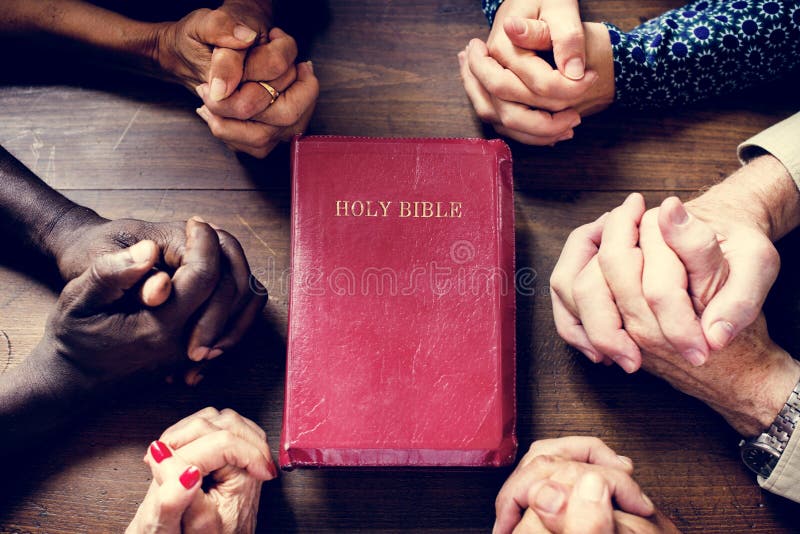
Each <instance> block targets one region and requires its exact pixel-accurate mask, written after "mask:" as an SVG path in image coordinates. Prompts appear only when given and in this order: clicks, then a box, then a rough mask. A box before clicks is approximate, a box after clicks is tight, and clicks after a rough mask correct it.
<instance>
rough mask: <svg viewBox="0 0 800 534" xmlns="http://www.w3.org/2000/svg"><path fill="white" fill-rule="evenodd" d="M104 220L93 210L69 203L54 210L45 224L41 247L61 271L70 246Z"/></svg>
mask: <svg viewBox="0 0 800 534" xmlns="http://www.w3.org/2000/svg"><path fill="white" fill-rule="evenodd" d="M105 222H108V220H107V219H105V218H103V217H101V216H100V215H98V214H97V213H96V212H95V211H93V210H91V209H89V208H87V207H84V206H80V205H78V204H75V203H70V204H69V205H66V206H64V208H63V209H61V210H56V211H55V213H54V215H53V217H52V219H51V221H50V222H49V223H48V224H47V225H46V227H45V228H46V232H45V233H44V237H43V241H44V246H43V249H44V250H45V252H46V254H47V255H49V256H50V257H51V258H53V260H55V262H56V265H57V266H58V268H59V271H61V272H63V269H62V267H63V265H62V264H63V262H64V259H65V257H66V256H67V250H68V249H69V248H70V246H71V245H72V244H74V243H76V242H78V241H79V240H80V238H81V236H82V235H84V234H85V233H86V232H87V231H88V230H90V229H92V228H94V227H97V226H99V225H101V224H103V223H105Z"/></svg>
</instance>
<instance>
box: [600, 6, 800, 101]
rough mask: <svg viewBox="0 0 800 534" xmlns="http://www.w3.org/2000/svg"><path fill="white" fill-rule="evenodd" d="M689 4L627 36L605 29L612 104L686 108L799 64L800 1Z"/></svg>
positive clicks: (781, 74) (737, 89) (769, 78)
mask: <svg viewBox="0 0 800 534" xmlns="http://www.w3.org/2000/svg"><path fill="white" fill-rule="evenodd" d="M768 4H769V5H766V4H765V3H761V2H736V1H734V0H724V1H718V2H709V1H706V0H703V1H695V2H692V3H690V4H688V5H686V6H684V7H682V8H679V9H676V10H673V11H668V12H667V13H665V14H663V15H661V16H660V17H657V18H655V19H653V20H650V21H648V22H646V23H644V24H642V25H641V26H639V27H637V28H634V29H633V30H632V31H630V32H623V31H622V30H620V29H619V28H617V27H615V26H613V25H610V24H609V25H608V29H609V34H610V35H611V43H612V45H613V50H614V62H615V72H616V101H617V102H618V103H620V104H622V105H625V106H630V107H634V108H652V107H663V106H673V105H684V104H687V103H690V102H695V101H698V100H701V99H705V98H708V97H712V96H716V95H721V94H727V93H732V92H736V91H741V90H742V89H745V88H747V87H750V86H752V85H755V84H757V83H760V82H765V81H769V80H774V79H777V78H779V77H781V76H783V75H784V74H786V73H787V72H789V71H791V70H793V69H795V68H797V67H798V66H799V65H800V54H798V53H797V48H796V43H797V39H798V30H797V25H796V23H795V22H794V21H793V16H794V13H795V12H796V10H797V9H798V8H799V7H800V1H798V0H777V1H775V2H769V3H768Z"/></svg>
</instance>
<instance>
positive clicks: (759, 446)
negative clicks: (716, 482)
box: [742, 443, 781, 478]
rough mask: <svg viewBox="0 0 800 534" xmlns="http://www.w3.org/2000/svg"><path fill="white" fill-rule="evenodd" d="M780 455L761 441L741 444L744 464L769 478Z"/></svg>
mask: <svg viewBox="0 0 800 534" xmlns="http://www.w3.org/2000/svg"><path fill="white" fill-rule="evenodd" d="M780 457H781V455H780V453H779V452H778V451H776V450H775V449H773V448H772V447H770V446H769V445H765V444H763V443H746V444H745V445H744V446H742V461H744V465H746V466H747V467H749V468H750V470H751V471H753V472H754V473H756V474H757V475H761V476H762V477H764V478H769V476H770V475H771V474H772V470H773V469H775V465H776V464H777V463H778V459H780Z"/></svg>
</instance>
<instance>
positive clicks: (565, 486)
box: [493, 436, 674, 534]
mask: <svg viewBox="0 0 800 534" xmlns="http://www.w3.org/2000/svg"><path fill="white" fill-rule="evenodd" d="M632 473H633V462H632V461H631V460H630V458H627V457H624V456H618V455H617V454H616V453H615V452H614V451H613V450H611V449H610V448H609V447H608V446H607V445H606V444H605V443H603V442H602V441H601V440H599V439H597V438H592V437H583V436H570V437H565V438H558V439H545V440H540V441H536V442H534V443H533V444H532V445H531V448H530V450H529V451H528V453H527V454H526V455H525V456H524V457H523V458H522V460H520V463H519V465H518V466H517V468H516V469H515V470H514V472H513V473H511V475H510V476H509V477H508V480H507V481H506V483H505V484H504V485H503V487H502V488H501V490H500V493H499V494H498V495H497V500H496V501H495V511H496V513H497V521H496V522H495V526H494V530H493V533H494V534H500V533H509V532H512V531H513V532H567V533H575V534H577V533H581V534H583V533H593V532H598V533H599V532H615V530H614V526H615V524H617V525H620V524H627V525H639V526H646V527H647V528H649V529H650V530H648V529H645V530H635V531H637V532H639V531H641V532H662V531H664V530H658V529H657V528H655V526H656V525H662V526H664V527H666V526H668V525H671V523H670V522H669V520H666V519H665V518H663V516H660V515H654V514H656V513H657V511H656V509H655V507H654V506H653V503H652V502H651V501H650V499H649V498H648V497H647V496H645V495H644V493H643V492H642V490H641V488H640V487H639V485H638V484H637V483H636V482H635V481H634V480H633V478H631V475H632ZM612 498H613V499H614V500H615V502H616V503H617V505H618V506H619V508H620V509H619V510H614V509H613V507H612V503H611V499H612ZM666 531H668V530H666ZM672 531H673V532H674V527H673V530H672Z"/></svg>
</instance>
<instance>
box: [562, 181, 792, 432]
mask: <svg viewBox="0 0 800 534" xmlns="http://www.w3.org/2000/svg"><path fill="white" fill-rule="evenodd" d="M601 232H602V241H601V235H600V234H601ZM662 236H663V238H666V242H665V241H664V240H663V239H662ZM637 244H638V246H637ZM668 244H669V246H668ZM740 245H746V241H744V240H743V242H742V243H740ZM597 246H599V252H598V253H597V254H596V255H593V254H592V252H591V248H592V247H597ZM670 247H672V248H670ZM568 248H569V250H568ZM737 250H739V251H740V250H741V249H738V248H737V246H736V245H735V244H734V243H732V242H730V241H721V242H720V241H719V240H718V235H717V234H715V233H714V232H713V231H712V230H711V229H710V228H709V227H708V226H707V225H706V224H704V223H702V222H701V221H699V220H697V219H695V218H691V217H688V214H687V213H686V212H685V211H684V210H683V208H682V206H681V204H680V201H678V200H677V199H674V198H673V199H668V200H666V201H665V202H664V204H663V205H662V206H661V208H660V210H659V211H658V212H656V211H651V212H648V213H647V214H645V212H644V201H643V199H642V197H641V195H638V194H633V195H631V196H629V197H628V199H627V200H626V201H625V203H623V205H622V206H620V207H618V208H616V209H615V210H614V211H612V212H611V214H610V215H608V216H607V217H605V218H604V219H603V220H602V221H596V222H595V223H593V224H592V225H588V226H587V227H585V228H583V229H582V230H580V231H578V232H576V233H574V234H573V236H572V237H571V238H570V241H568V243H567V245H565V251H564V254H562V259H560V260H559V264H560V265H559V266H557V269H556V270H555V271H554V273H553V279H551V286H552V291H553V295H554V298H553V305H554V313H555V316H556V323H557V328H558V329H559V334H561V336H562V337H563V338H564V339H565V340H567V342H569V343H573V344H575V345H576V346H579V347H580V348H581V350H583V351H584V352H585V353H586V354H587V356H589V357H590V358H591V359H593V360H594V361H599V360H600V359H601V358H604V357H611V358H612V359H613V360H615V361H616V362H617V363H619V364H620V365H621V366H622V367H623V368H624V369H625V370H626V371H628V372H633V371H634V370H636V369H638V367H639V364H640V363H641V365H642V366H643V367H644V368H645V369H646V370H647V371H649V372H651V373H653V374H655V375H657V376H659V377H661V378H663V379H665V380H667V381H668V382H669V383H670V384H671V385H672V386H673V387H675V388H676V389H678V390H680V391H683V392H684V393H687V394H688V395H691V396H693V397H696V398H698V399H700V400H702V401H704V402H706V403H707V404H708V405H709V406H710V407H711V408H713V409H714V410H716V411H717V412H719V413H720V414H721V415H722V416H723V417H725V419H726V420H727V421H728V423H729V424H730V425H731V426H732V427H733V428H735V429H736V430H737V431H739V432H740V433H741V434H744V435H755V434H758V433H759V432H760V431H761V430H763V429H764V428H766V427H767V426H769V424H770V423H771V422H772V420H773V419H774V418H775V415H776V414H777V413H778V411H779V410H780V408H781V406H782V405H783V403H784V401H785V400H786V398H787V397H788V395H789V392H791V390H792V388H793V387H794V384H796V383H797V379H798V377H800V365H798V363H797V362H796V361H795V360H793V359H792V358H791V356H789V355H788V353H786V352H785V351H784V350H782V349H781V348H780V347H778V346H777V345H775V344H774V343H773V342H772V340H771V339H770V338H769V334H768V332H767V328H766V322H765V321H764V319H763V316H761V315H757V316H756V317H757V318H756V320H755V322H753V323H752V325H751V326H749V327H748V328H746V329H745V330H744V331H743V332H742V333H741V335H739V336H738V337H737V338H736V339H735V340H734V341H733V342H731V343H730V344H729V345H727V346H726V347H725V348H723V349H719V350H715V351H713V352H711V354H710V357H708V360H707V361H706V359H705V357H702V359H701V357H700V356H698V354H695V351H698V349H697V345H696V343H705V338H704V336H703V329H702V327H701V323H700V319H699V318H698V317H697V315H695V308H696V310H697V313H698V314H705V312H704V309H706V310H707V307H708V306H709V302H713V300H714V299H715V298H717V296H722V295H725V293H724V289H725V288H726V287H728V284H730V283H731V280H732V279H733V274H732V272H733V266H732V265H730V264H729V262H728V260H727V257H736V256H735V254H736V252H737ZM676 253H677V254H676ZM750 254H753V252H752V249H751V251H750ZM562 260H563V263H562ZM582 263H583V264H584V265H585V267H581V266H580V264H582ZM576 272H577V273H578V274H574V273H576ZM764 276H765V277H772V276H773V275H772V274H770V273H767V274H766V275H764ZM772 279H774V278H770V283H771V280H772ZM754 291H756V292H763V293H764V294H766V290H761V289H758V288H756V289H755V290H754ZM759 294H760V293H759ZM690 295H691V296H692V298H693V299H694V306H693V303H692V300H691V299H690ZM762 300H763V298H762ZM750 305H752V306H754V305H755V304H753V303H751V304H750ZM758 306H760V303H759V304H758ZM659 315H660V316H659ZM687 343H688V348H686V347H687ZM703 346H704V347H705V345H703ZM706 350H707V349H706ZM698 365H699V367H698Z"/></svg>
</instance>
